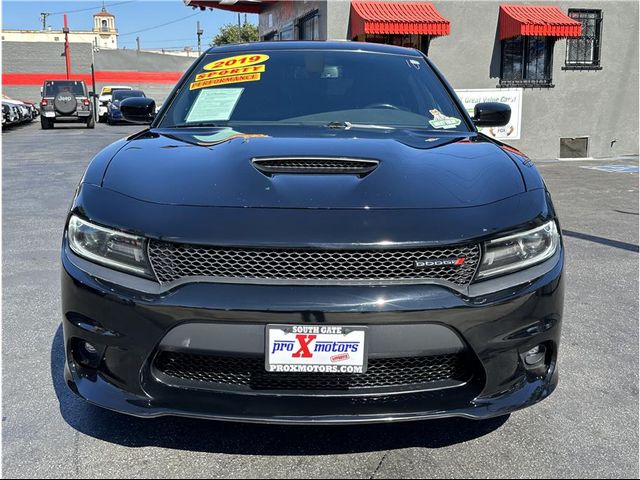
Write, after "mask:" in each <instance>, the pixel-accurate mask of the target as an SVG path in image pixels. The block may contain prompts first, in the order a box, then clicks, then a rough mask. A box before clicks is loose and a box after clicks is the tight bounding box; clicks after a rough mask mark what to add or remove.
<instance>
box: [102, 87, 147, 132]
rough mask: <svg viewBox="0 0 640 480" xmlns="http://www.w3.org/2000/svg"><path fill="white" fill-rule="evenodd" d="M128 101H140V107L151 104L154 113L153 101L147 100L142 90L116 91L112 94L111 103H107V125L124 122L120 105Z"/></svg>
mask: <svg viewBox="0 0 640 480" xmlns="http://www.w3.org/2000/svg"><path fill="white" fill-rule="evenodd" d="M128 99H142V101H141V103H140V105H141V106H143V107H144V106H151V104H153V109H154V111H155V103H154V102H153V99H151V98H147V97H146V96H145V94H144V92H143V91H142V90H116V91H114V92H113V95H112V98H111V102H109V105H108V108H107V123H108V124H109V125H115V124H116V123H119V122H122V121H126V119H125V118H124V117H123V116H122V111H121V110H120V104H121V102H123V101H125V100H128Z"/></svg>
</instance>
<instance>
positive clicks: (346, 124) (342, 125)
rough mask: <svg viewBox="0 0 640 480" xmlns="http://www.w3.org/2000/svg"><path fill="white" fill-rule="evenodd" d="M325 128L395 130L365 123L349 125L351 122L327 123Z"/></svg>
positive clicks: (385, 126)
mask: <svg viewBox="0 0 640 480" xmlns="http://www.w3.org/2000/svg"><path fill="white" fill-rule="evenodd" d="M325 127H327V128H340V129H344V130H349V129H350V128H377V129H382V130H395V127H389V126H387V125H374V124H367V123H351V122H329V123H327V124H326V125H325Z"/></svg>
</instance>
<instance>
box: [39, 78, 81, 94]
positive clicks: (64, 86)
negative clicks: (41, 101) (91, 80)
mask: <svg viewBox="0 0 640 480" xmlns="http://www.w3.org/2000/svg"><path fill="white" fill-rule="evenodd" d="M67 92H68V93H71V94H72V95H77V96H80V97H82V96H84V95H85V93H84V84H83V83H82V82H77V81H73V80H56V81H52V82H45V84H44V96H45V97H55V96H56V95H58V94H59V93H67Z"/></svg>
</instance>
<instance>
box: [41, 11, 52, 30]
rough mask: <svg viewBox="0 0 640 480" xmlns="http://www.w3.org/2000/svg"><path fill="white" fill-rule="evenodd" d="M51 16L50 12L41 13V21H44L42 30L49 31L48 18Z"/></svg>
mask: <svg viewBox="0 0 640 480" xmlns="http://www.w3.org/2000/svg"><path fill="white" fill-rule="evenodd" d="M49 15H51V14H50V13H49V12H40V21H42V30H46V29H47V17H48V16H49Z"/></svg>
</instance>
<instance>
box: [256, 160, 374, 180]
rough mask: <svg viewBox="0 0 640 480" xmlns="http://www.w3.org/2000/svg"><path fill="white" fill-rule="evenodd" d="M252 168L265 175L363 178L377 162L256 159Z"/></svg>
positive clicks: (372, 169)
mask: <svg viewBox="0 0 640 480" xmlns="http://www.w3.org/2000/svg"><path fill="white" fill-rule="evenodd" d="M253 166H254V167H256V168H257V169H258V170H259V171H260V172H262V173H264V174H265V175H273V174H276V173H289V174H304V173H315V174H343V175H345V174H346V175H359V176H364V175H367V174H368V173H371V172H372V171H374V170H375V169H376V168H377V167H378V161H377V160H360V159H353V158H256V159H254V160H253Z"/></svg>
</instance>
